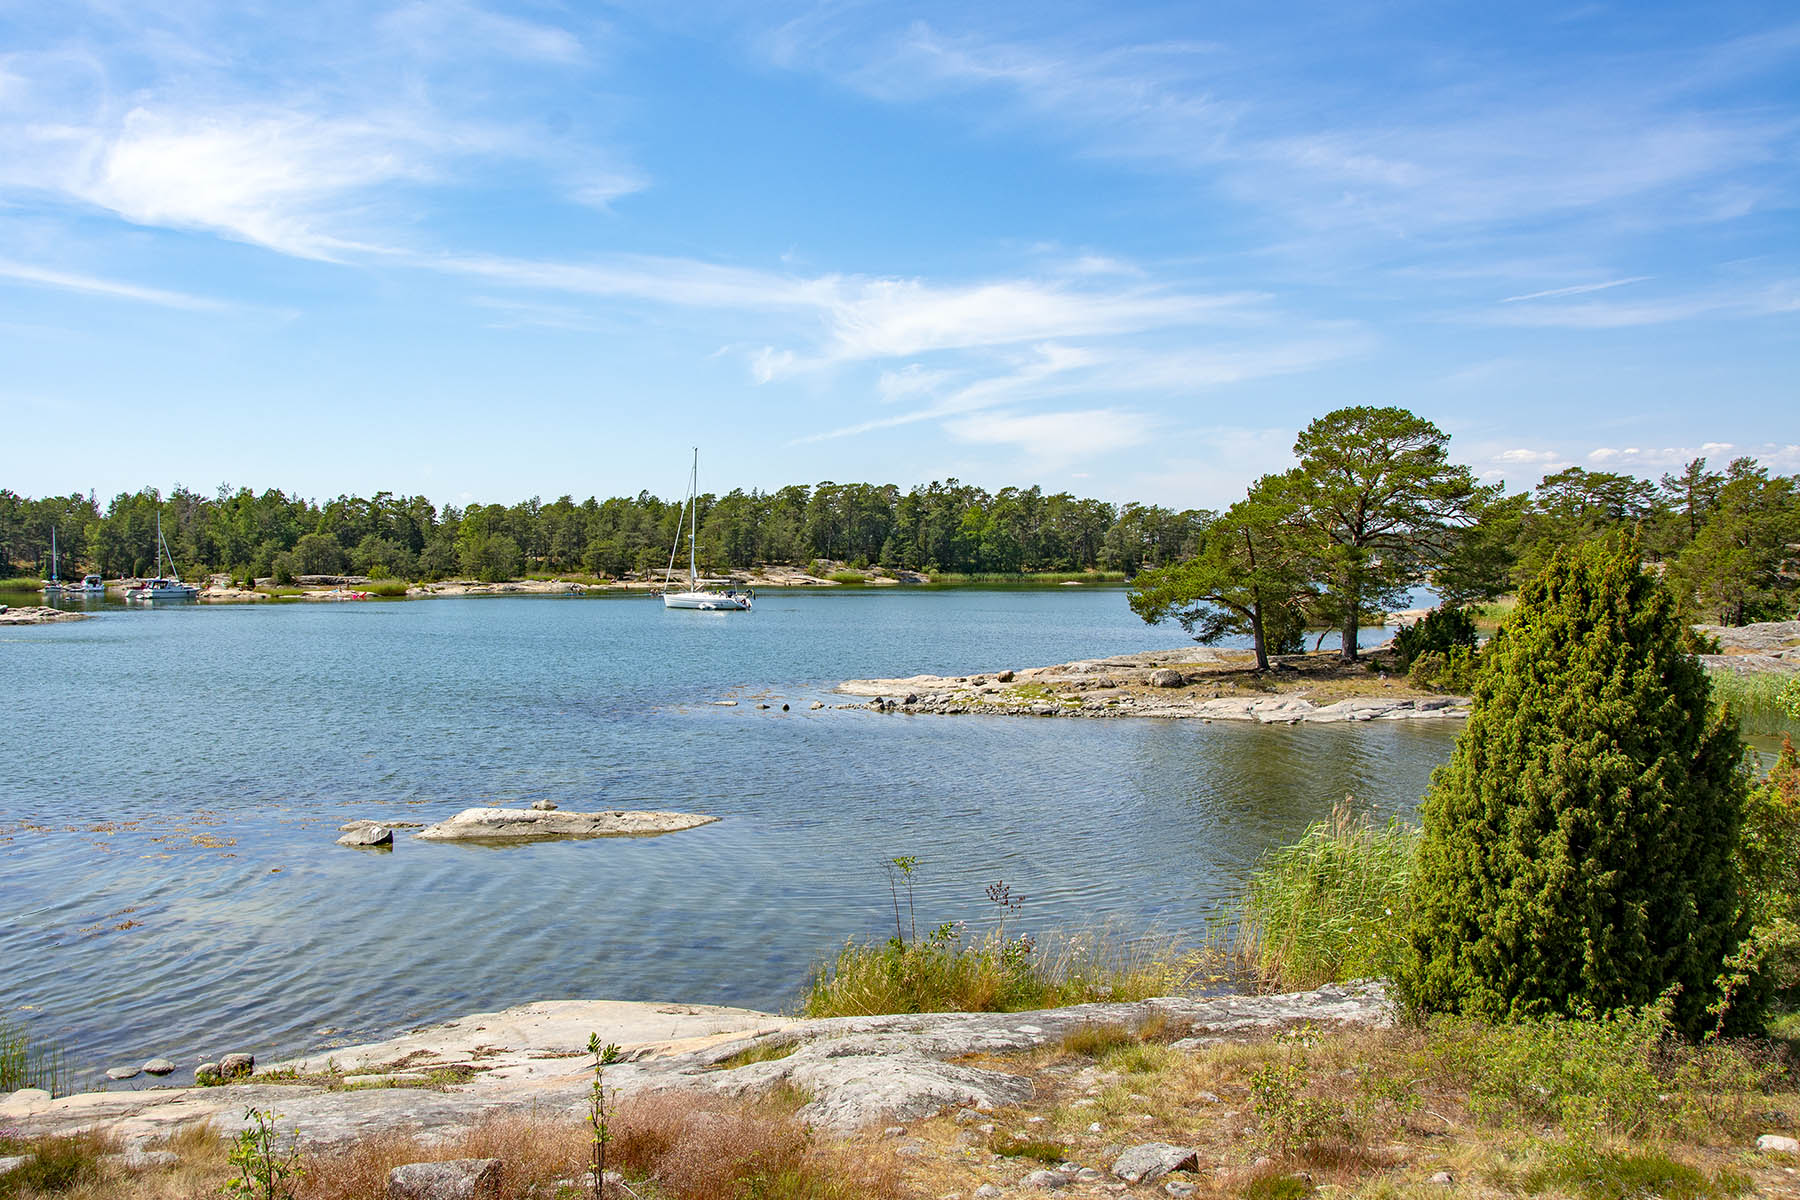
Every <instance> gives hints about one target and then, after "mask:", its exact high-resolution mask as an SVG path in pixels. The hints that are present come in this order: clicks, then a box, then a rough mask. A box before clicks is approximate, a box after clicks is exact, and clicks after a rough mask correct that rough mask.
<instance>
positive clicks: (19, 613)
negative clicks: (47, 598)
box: [0, 604, 94, 625]
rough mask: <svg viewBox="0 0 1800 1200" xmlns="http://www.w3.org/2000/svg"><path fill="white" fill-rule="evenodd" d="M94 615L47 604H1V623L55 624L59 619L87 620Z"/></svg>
mask: <svg viewBox="0 0 1800 1200" xmlns="http://www.w3.org/2000/svg"><path fill="white" fill-rule="evenodd" d="M93 615H94V614H93V613H84V612H71V611H70V610H68V609H66V608H51V607H50V606H49V605H47V604H27V605H25V606H24V607H22V608H7V607H5V606H0V625H53V624H55V623H56V622H58V621H85V620H87V619H88V618H89V617H91V616H93Z"/></svg>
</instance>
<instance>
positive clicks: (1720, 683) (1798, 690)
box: [1707, 669, 1800, 738]
mask: <svg viewBox="0 0 1800 1200" xmlns="http://www.w3.org/2000/svg"><path fill="white" fill-rule="evenodd" d="M1707 674H1708V675H1709V676H1710V677H1711V679H1712V696H1713V703H1715V704H1721V705H1730V706H1731V711H1732V712H1733V713H1735V714H1736V715H1737V719H1738V724H1739V726H1740V727H1741V728H1742V729H1743V731H1744V732H1745V733H1748V734H1755V735H1761V736H1764V737H1776V738H1778V737H1780V736H1781V735H1782V734H1784V733H1785V734H1787V735H1788V736H1790V737H1800V674H1793V675H1775V674H1770V673H1749V672H1743V671H1733V670H1730V669H1724V670H1714V671H1708V672H1707Z"/></svg>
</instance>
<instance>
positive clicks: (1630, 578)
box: [1401, 539, 1749, 1034]
mask: <svg viewBox="0 0 1800 1200" xmlns="http://www.w3.org/2000/svg"><path fill="white" fill-rule="evenodd" d="M1688 641H1689V637H1688V634H1687V632H1686V630H1685V629H1684V628H1683V627H1682V625H1681V624H1680V622H1679V621H1678V619H1677V617H1676V611H1675V603H1674V601H1673V599H1672V598H1671V596H1670V595H1669V593H1668V592H1667V591H1666V590H1665V589H1664V588H1663V586H1662V585H1661V584H1660V583H1659V582H1658V581H1657V580H1655V579H1654V578H1652V577H1651V576H1649V575H1647V574H1645V573H1644V572H1643V571H1642V570H1641V568H1640V566H1639V561H1638V548H1637V545H1636V543H1635V541H1633V540H1621V539H1609V540H1607V541H1599V542H1589V543H1587V544H1585V545H1582V546H1579V547H1575V548H1572V549H1563V550H1558V551H1557V552H1556V554H1555V555H1554V556H1553V557H1552V559H1551V561H1550V563H1549V565H1548V567H1547V568H1546V569H1545V570H1544V572H1543V573H1542V574H1541V575H1540V576H1538V578H1537V579H1536V580H1534V581H1533V582H1532V583H1530V584H1529V585H1527V586H1526V587H1525V588H1524V589H1522V590H1521V592H1520V596H1519V604H1518V607H1517V608H1516V609H1515V610H1514V613H1513V615H1512V617H1511V618H1510V619H1509V621H1508V622H1507V624H1506V626H1505V627H1504V628H1503V629H1502V630H1501V632H1500V634H1499V635H1498V636H1497V637H1496V638H1495V639H1494V641H1493V642H1492V644H1491V645H1490V646H1489V648H1488V650H1487V651H1486V654H1485V656H1484V657H1485V659H1486V664H1485V666H1484V669H1483V670H1482V672H1481V676H1480V679H1479V681H1478V682H1477V684H1476V688H1475V699H1474V706H1473V708H1472V710H1471V712H1470V715H1469V721H1468V726H1467V728H1466V729H1465V730H1464V731H1463V734H1462V736H1461V737H1460V738H1459V739H1458V741H1457V745H1456V750H1455V752H1454V754H1453V755H1452V757H1451V760H1450V762H1449V764H1448V765H1446V766H1444V767H1441V768H1439V770H1438V771H1437V772H1436V773H1435V774H1434V775H1433V777H1432V784H1431V789H1430V791H1429V792H1428V793H1427V794H1426V797H1425V802H1424V823H1425V831H1424V837H1423V838H1422V841H1421V845H1420V859H1419V869H1418V873H1417V875H1416V884H1415V886H1416V889H1417V894H1416V914H1417V915H1416V917H1415V921H1414V925H1413V928H1412V933H1411V940H1412V945H1413V951H1414V954H1413V957H1412V959H1411V961H1410V962H1409V964H1408V966H1407V968H1406V969H1405V970H1403V971H1402V972H1401V974H1402V979H1401V984H1402V989H1403V991H1404V992H1405V993H1406V994H1407V995H1408V997H1409V998H1410V999H1411V1001H1412V1002H1413V1003H1414V1004H1415V1005H1416V1006H1417V1007H1419V1008H1420V1009H1423V1010H1426V1011H1460V1012H1464V1013H1468V1014H1471V1015H1475V1016H1479V1017H1483V1018H1486V1019H1494V1020H1499V1019H1509V1018H1517V1017H1525V1016H1533V1015H1541V1014H1548V1013H1564V1014H1568V1013H1574V1012H1578V1011H1580V1010H1582V1009H1585V1008H1592V1009H1594V1010H1598V1011H1606V1010H1609V1009H1614V1008H1618V1007H1622V1006H1628V1005H1642V1004H1646V1003H1649V1002H1651V1001H1653V1000H1655V999H1656V998H1657V997H1658V996H1659V995H1661V994H1662V993H1663V992H1664V991H1665V990H1666V989H1668V988H1669V987H1670V986H1671V985H1679V988H1680V991H1679V994H1678V995H1677V997H1676V1001H1675V1012H1674V1020H1675V1023H1676V1025H1677V1027H1678V1028H1680V1029H1682V1030H1684V1031H1685V1032H1687V1033H1689V1034H1695V1033H1698V1032H1700V1031H1701V1030H1702V1029H1704V1028H1707V1027H1709V1026H1710V1023H1709V1021H1708V1020H1707V1015H1706V1009H1707V1006H1708V1004H1709V1003H1711V1002H1712V1001H1713V1000H1714V999H1715V997H1716V994H1717V990H1718V986H1717V980H1718V977H1719V975H1720V968H1721V962H1722V961H1723V959H1724V958H1725V957H1726V956H1727V955H1729V954H1730V953H1732V951H1733V950H1734V949H1735V948H1736V946H1737V943H1738V941H1739V940H1740V938H1741V937H1742V936H1743V932H1744V930H1743V928H1742V925H1743V919H1742V915H1741V913H1740V910H1739V905H1738V882H1737V870H1736V866H1735V864H1734V859H1733V850H1734V847H1735V845H1736V841H1737V835H1738V829H1739V824H1740V822H1741V820H1742V810H1743V800H1744V787H1745V778H1744V776H1743V774H1742V773H1741V771H1740V768H1739V762H1740V759H1741V757H1742V753H1743V748H1742V743H1741V742H1740V741H1739V738H1738V732H1737V727H1736V724H1735V722H1733V721H1732V720H1731V719H1730V717H1729V716H1728V715H1718V714H1715V713H1714V711H1713V708H1712V705H1711V704H1710V702H1709V684H1708V681H1707V678H1706V674H1705V672H1704V670H1703V669H1702V668H1701V666H1700V664H1699V663H1698V662H1697V661H1696V660H1695V659H1694V657H1693V655H1692V654H1691V653H1689V652H1688V649H1687V645H1688ZM1747 1015H1749V1014H1742V1013H1740V1014H1739V1017H1740V1018H1742V1017H1745V1016H1747Z"/></svg>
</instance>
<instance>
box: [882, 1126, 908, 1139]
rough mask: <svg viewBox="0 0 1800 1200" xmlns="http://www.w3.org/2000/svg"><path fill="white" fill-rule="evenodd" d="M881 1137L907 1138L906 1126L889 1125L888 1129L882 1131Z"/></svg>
mask: <svg viewBox="0 0 1800 1200" xmlns="http://www.w3.org/2000/svg"><path fill="white" fill-rule="evenodd" d="M881 1136H882V1137H905V1136H906V1126H904V1125H889V1126H888V1127H887V1128H886V1129H884V1130H882V1131H881Z"/></svg>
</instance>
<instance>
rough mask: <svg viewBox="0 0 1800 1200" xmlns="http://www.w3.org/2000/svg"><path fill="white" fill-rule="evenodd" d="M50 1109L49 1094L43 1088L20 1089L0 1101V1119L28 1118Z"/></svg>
mask: <svg viewBox="0 0 1800 1200" xmlns="http://www.w3.org/2000/svg"><path fill="white" fill-rule="evenodd" d="M49 1107H50V1093H49V1092H47V1091H45V1090H44V1089H43V1088H20V1089H19V1090H18V1091H16V1092H14V1093H12V1094H11V1095H10V1096H8V1097H7V1098H6V1099H4V1100H0V1117H28V1116H30V1115H31V1114H32V1113H35V1112H42V1111H44V1110H45V1109H46V1108H49Z"/></svg>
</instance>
